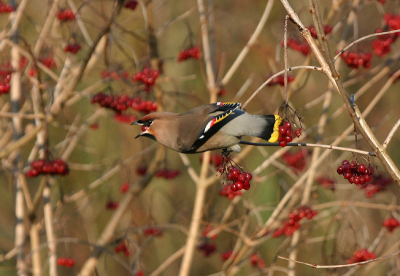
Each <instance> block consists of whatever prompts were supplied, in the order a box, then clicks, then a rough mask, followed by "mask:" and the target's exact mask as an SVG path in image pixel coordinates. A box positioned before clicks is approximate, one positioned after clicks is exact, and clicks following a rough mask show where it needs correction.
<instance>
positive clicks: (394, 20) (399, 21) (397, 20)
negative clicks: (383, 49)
mask: <svg viewBox="0 0 400 276" xmlns="http://www.w3.org/2000/svg"><path fill="white" fill-rule="evenodd" d="M383 18H384V19H385V21H386V24H387V25H388V27H389V31H394V30H400V15H398V14H390V13H387V14H385V15H384V16H383ZM396 34H397V36H399V37H400V33H396Z"/></svg>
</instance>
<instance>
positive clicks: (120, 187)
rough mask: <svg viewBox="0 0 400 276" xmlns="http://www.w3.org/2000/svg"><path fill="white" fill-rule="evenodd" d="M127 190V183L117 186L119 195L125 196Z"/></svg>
mask: <svg viewBox="0 0 400 276" xmlns="http://www.w3.org/2000/svg"><path fill="white" fill-rule="evenodd" d="M128 190H129V182H125V183H122V185H121V186H119V191H120V192H121V194H125V193H126V192H127V191H128Z"/></svg>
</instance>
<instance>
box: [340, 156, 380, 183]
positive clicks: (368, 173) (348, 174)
mask: <svg viewBox="0 0 400 276" xmlns="http://www.w3.org/2000/svg"><path fill="white" fill-rule="evenodd" d="M374 171H375V170H374V168H373V167H371V166H369V167H368V168H367V166H365V165H364V164H359V165H358V164H357V161H354V160H353V161H352V162H351V163H350V162H349V161H348V160H343V161H342V165H340V166H339V167H338V168H337V173H338V174H339V175H343V177H344V179H347V180H348V181H349V182H350V183H352V184H353V183H354V184H356V185H358V184H360V185H364V184H365V183H367V182H369V181H371V179H372V175H373V174H374Z"/></svg>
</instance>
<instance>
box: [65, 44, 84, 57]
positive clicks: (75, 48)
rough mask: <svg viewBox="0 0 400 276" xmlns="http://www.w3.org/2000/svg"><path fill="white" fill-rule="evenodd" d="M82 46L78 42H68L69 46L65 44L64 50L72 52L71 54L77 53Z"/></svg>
mask: <svg viewBox="0 0 400 276" xmlns="http://www.w3.org/2000/svg"><path fill="white" fill-rule="evenodd" d="M81 48H82V46H81V45H80V44H78V43H73V44H72V43H71V44H67V46H65V48H64V52H66V53H71V54H76V53H78V51H79V50H80V49H81Z"/></svg>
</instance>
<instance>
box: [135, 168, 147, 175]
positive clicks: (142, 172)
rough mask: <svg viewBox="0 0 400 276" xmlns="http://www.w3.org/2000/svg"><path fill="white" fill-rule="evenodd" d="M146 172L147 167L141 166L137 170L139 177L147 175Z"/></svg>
mask: <svg viewBox="0 0 400 276" xmlns="http://www.w3.org/2000/svg"><path fill="white" fill-rule="evenodd" d="M146 172H147V167H145V166H140V167H137V168H136V173H137V174H138V175H145V174H146Z"/></svg>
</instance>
